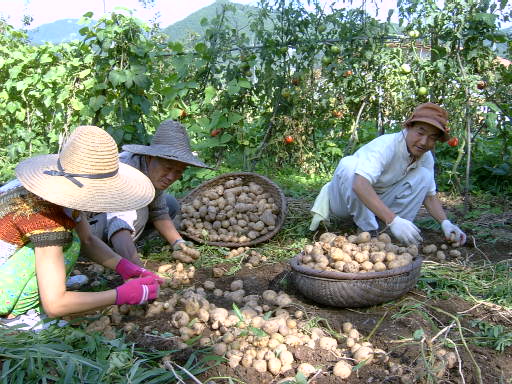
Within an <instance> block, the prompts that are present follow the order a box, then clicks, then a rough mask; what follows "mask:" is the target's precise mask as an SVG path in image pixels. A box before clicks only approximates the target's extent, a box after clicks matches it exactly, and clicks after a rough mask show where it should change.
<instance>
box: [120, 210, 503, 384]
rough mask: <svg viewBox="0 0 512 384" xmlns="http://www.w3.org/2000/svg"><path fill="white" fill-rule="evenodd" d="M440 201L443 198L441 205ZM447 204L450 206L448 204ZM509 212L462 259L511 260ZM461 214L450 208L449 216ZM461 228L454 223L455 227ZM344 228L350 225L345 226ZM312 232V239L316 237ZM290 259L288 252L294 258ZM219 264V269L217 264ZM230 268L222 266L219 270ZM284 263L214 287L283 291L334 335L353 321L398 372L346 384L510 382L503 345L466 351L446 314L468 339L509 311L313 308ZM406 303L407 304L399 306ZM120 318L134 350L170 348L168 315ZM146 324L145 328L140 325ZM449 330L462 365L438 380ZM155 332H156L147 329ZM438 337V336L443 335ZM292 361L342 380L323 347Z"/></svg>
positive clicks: (234, 374) (205, 378)
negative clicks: (237, 283)
mask: <svg viewBox="0 0 512 384" xmlns="http://www.w3.org/2000/svg"><path fill="white" fill-rule="evenodd" d="M445 203H446V201H445ZM448 203H453V201H448ZM507 212H509V211H505V213H503V214H502V215H501V216H500V217H494V218H492V219H491V218H489V217H488V220H498V221H499V220H501V221H502V222H503V223H505V226H504V228H503V233H504V235H503V236H500V237H499V238H500V239H501V240H500V241H495V242H493V243H484V242H481V241H480V240H477V239H478V237H475V236H474V234H473V233H471V232H468V244H467V245H466V246H464V247H461V248H460V251H461V253H462V260H463V262H479V261H482V260H486V261H491V262H498V261H501V260H505V259H510V258H512V254H511V251H512V247H511V245H512V240H509V239H511V238H512V236H511V235H512V233H511V232H510V223H509V224H507V220H509V218H508V216H507V215H508V214H509V213H507ZM458 213H459V212H458V211H456V210H453V211H452V214H455V216H456V215H457V214H458ZM420 217H426V212H421V213H420ZM457 224H460V222H457ZM346 229H347V230H348V231H353V230H354V228H350V227H347V228H346ZM422 234H423V238H424V241H425V242H426V243H434V244H437V245H440V244H442V243H443V242H444V241H443V238H442V236H441V234H440V233H439V232H438V231H433V230H423V231H422ZM317 235H318V234H317ZM292 256H294V255H290V257H292ZM158 264H164V263H154V262H153V263H149V265H148V267H150V268H154V269H156V268H157V267H158ZM217 266H221V267H222V266H223V265H222V264H221V265H217ZM225 266H226V267H228V265H227V264H226V265H225ZM289 269H290V268H289V266H288V264H287V262H282V263H273V264H264V265H262V266H260V267H256V268H247V267H242V269H241V270H240V271H238V272H237V273H236V275H235V276H223V277H220V278H216V279H214V281H215V284H216V287H218V288H221V289H223V290H224V289H227V288H228V287H229V284H230V283H231V281H233V280H235V279H242V280H243V281H244V289H245V290H246V294H261V293H262V292H263V291H264V290H266V289H269V288H271V289H276V288H277V289H281V290H285V291H286V292H287V293H289V294H290V295H291V296H292V297H293V299H294V300H293V301H294V307H293V308H291V309H293V310H296V309H301V310H303V311H304V312H305V313H306V315H307V317H308V318H309V319H315V320H316V321H317V322H318V323H319V324H320V325H323V326H326V325H327V324H328V325H329V326H330V327H331V328H332V330H334V331H337V332H340V330H341V327H342V324H343V323H344V322H347V321H350V322H352V323H353V324H354V325H355V326H356V327H357V329H358V330H359V331H360V332H361V333H362V334H363V335H365V336H370V338H369V341H370V342H371V343H372V344H373V345H374V346H375V347H377V348H381V349H383V350H385V351H386V352H387V353H388V355H389V357H390V361H391V362H393V363H396V364H399V365H400V367H401V370H400V371H398V372H396V371H392V370H391V369H390V365H389V363H387V364H386V363H372V364H371V365H369V366H363V367H361V368H360V369H358V370H356V371H355V372H354V373H353V374H352V375H351V377H350V378H349V379H347V380H344V381H343V382H346V383H428V382H432V383H435V382H438V383H477V382H478V380H477V377H478V374H477V368H476V367H475V364H476V365H477V366H478V367H479V370H480V375H481V380H482V383H484V384H493V383H504V384H505V383H512V348H511V347H507V348H506V349H505V351H504V352H503V353H499V352H497V351H496V350H494V349H491V348H487V347H481V346H477V345H476V344H475V343H473V342H471V341H468V344H467V345H468V348H469V350H470V351H471V354H472V356H473V358H474V359H475V361H474V362H472V359H471V356H470V354H469V353H468V352H467V350H466V349H465V347H464V346H463V345H462V344H461V343H460V337H459V333H458V332H459V330H458V326H457V324H456V323H455V322H454V321H453V318H452V317H450V314H451V315H458V318H460V319H461V327H462V328H463V329H464V335H465V336H466V337H467V335H468V334H470V331H476V329H475V328H474V327H473V326H472V323H471V320H475V319H485V321H487V322H491V323H493V324H502V325H504V326H505V327H508V328H509V329H510V327H511V326H512V317H511V316H510V312H509V311H508V312H507V311H505V312H503V311H502V310H501V308H499V307H497V306H494V307H493V306H492V305H487V304H485V303H481V304H479V305H475V304H474V303H469V302H466V301H464V300H463V299H461V298H459V297H447V298H445V299H437V300H434V299H430V298H428V297H427V296H426V295H425V293H424V292H422V291H419V290H412V291H411V292H409V293H408V294H407V295H406V296H404V297H402V298H401V299H399V300H396V301H394V302H390V303H386V304H383V305H378V306H374V307H369V308H355V309H348V308H334V307H326V306H322V305H318V304H316V303H315V302H313V301H311V300H309V299H307V298H305V297H303V296H302V295H301V294H300V293H299V292H298V291H297V290H296V288H295V287H293V285H291V283H289V280H287V279H284V280H282V277H283V272H286V271H289ZM206 279H213V277H212V271H211V269H210V268H204V269H200V270H198V271H197V272H196V275H195V278H194V281H193V282H192V284H196V285H201V284H202V283H203V282H204V281H205V280H206ZM208 300H209V301H211V302H213V303H215V304H216V305H218V306H224V307H226V308H228V309H230V308H231V304H230V303H228V302H226V301H224V299H222V298H216V297H213V295H212V296H209V297H208ZM406 304H408V305H409V307H406V306H405V305H406ZM413 305H418V306H419V308H420V310H418V311H414V310H412V309H413ZM404 308H410V309H411V311H410V312H408V313H405V310H404ZM125 320H126V321H133V322H136V323H137V324H138V325H139V327H140V329H141V330H142V329H146V331H145V332H138V333H136V334H132V335H131V336H130V338H131V339H132V340H133V341H135V342H136V343H137V344H138V345H139V346H141V347H144V348H147V349H150V350H164V349H170V348H173V347H174V343H173V341H172V340H169V339H165V338H160V337H158V336H156V335H158V334H162V333H165V332H168V331H170V330H171V327H170V324H169V315H166V314H161V315H159V316H158V317H155V318H151V319H146V318H134V319H125ZM145 327H146V328H145ZM445 327H450V330H449V332H448V335H449V336H450V338H452V339H453V340H457V345H456V350H457V352H458V353H459V354H460V356H461V362H462V363H461V366H460V367H458V366H455V367H454V368H452V369H447V370H446V371H445V373H444V374H443V375H442V376H441V377H440V378H437V377H435V375H430V376H428V375H427V374H426V372H425V369H424V366H425V365H424V362H425V360H428V359H429V358H431V351H433V350H434V349H436V348H439V347H440V346H441V345H440V344H439V343H440V342H441V339H442V338H441V337H438V338H437V339H436V340H435V341H434V342H431V339H432V338H433V337H434V335H436V334H437V333H438V332H439V331H440V330H443V329H445ZM420 329H423V330H424V332H425V338H424V342H420V341H419V340H414V339H413V334H414V332H415V331H417V330H420ZM152 331H156V332H152ZM443 335H444V333H443ZM191 351H192V350H183V351H181V352H180V353H181V355H175V357H176V358H177V359H180V356H181V357H183V360H185V359H186V357H187V356H188V355H189V354H190V353H191ZM292 352H293V354H294V357H295V363H294V368H296V367H297V366H298V365H299V364H300V363H302V362H308V363H310V364H313V365H314V366H315V367H317V368H320V369H321V370H320V371H319V373H318V374H317V375H316V376H315V377H314V378H313V379H310V381H309V382H310V383H318V384H322V383H326V384H327V383H338V382H341V380H340V379H338V378H337V377H335V376H334V375H333V374H332V368H333V366H334V364H335V363H336V362H337V361H338V358H337V357H336V356H334V355H333V354H332V353H330V352H327V351H323V350H312V349H310V348H308V347H305V346H302V347H296V348H294V349H292ZM294 374H295V373H294V371H289V372H285V373H283V374H281V375H279V376H278V377H273V376H272V375H271V374H269V373H265V374H260V373H258V372H257V371H256V370H254V369H252V368H244V367H242V366H238V367H237V368H235V369H233V368H230V367H229V366H228V365H227V364H226V363H221V364H218V365H214V366H212V367H211V368H210V369H209V370H208V371H206V372H205V373H203V374H202V375H201V376H200V377H199V379H200V380H201V381H202V382H209V383H221V382H222V383H224V382H225V383H228V382H232V381H230V379H229V378H235V379H237V380H239V381H241V382H244V383H248V384H259V383H278V382H279V381H282V380H283V379H285V378H286V377H288V378H289V379H291V377H293V375H294Z"/></svg>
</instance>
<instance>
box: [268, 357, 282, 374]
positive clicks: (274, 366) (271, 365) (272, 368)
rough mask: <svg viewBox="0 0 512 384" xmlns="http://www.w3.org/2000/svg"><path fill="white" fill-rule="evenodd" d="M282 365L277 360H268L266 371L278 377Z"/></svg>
mask: <svg viewBox="0 0 512 384" xmlns="http://www.w3.org/2000/svg"><path fill="white" fill-rule="evenodd" d="M281 367H282V363H281V360H279V359H278V358H275V357H274V358H272V359H270V360H268V371H269V372H270V373H271V374H273V375H278V374H279V372H280V371H281Z"/></svg>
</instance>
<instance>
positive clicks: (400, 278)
mask: <svg viewBox="0 0 512 384" xmlns="http://www.w3.org/2000/svg"><path fill="white" fill-rule="evenodd" d="M299 256H300V254H299V255H297V256H295V257H294V258H293V259H292V260H291V261H290V265H291V268H292V276H291V279H292V282H293V284H294V286H295V287H296V289H298V290H299V291H300V292H301V293H302V294H303V295H304V296H306V297H308V298H309V299H311V300H313V301H315V302H318V303H320V304H326V305H331V306H334V307H346V308H350V307H366V306H370V305H376V304H381V303H385V302H387V301H391V300H394V299H397V298H399V297H401V296H403V295H405V294H406V293H407V292H409V291H410V290H411V289H412V288H413V287H414V286H415V285H416V282H417V280H418V278H419V276H420V269H421V263H422V261H423V259H422V258H421V257H419V256H418V257H416V258H414V259H413V261H412V263H410V264H408V265H406V266H405V267H401V268H395V269H391V270H387V271H383V272H367V273H344V272H334V271H332V272H331V271H319V270H315V269H313V268H310V267H306V266H304V265H301V264H300V263H299V260H298V258H299Z"/></svg>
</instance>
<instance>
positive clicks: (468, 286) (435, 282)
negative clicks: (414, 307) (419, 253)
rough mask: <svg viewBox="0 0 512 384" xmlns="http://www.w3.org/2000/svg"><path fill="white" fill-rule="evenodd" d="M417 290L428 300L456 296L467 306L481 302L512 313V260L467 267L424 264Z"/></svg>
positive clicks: (448, 264)
mask: <svg viewBox="0 0 512 384" xmlns="http://www.w3.org/2000/svg"><path fill="white" fill-rule="evenodd" d="M417 287H418V288H419V289H421V290H422V291H424V292H425V293H426V294H427V295H428V296H429V297H434V298H442V299H447V298H449V297H450V296H452V295H455V296H458V297H461V298H463V299H464V300H467V301H469V302H477V301H484V302H488V303H492V304H496V305H500V306H503V307H505V308H508V309H512V260H504V261H501V262H499V263H496V264H489V263H485V264H481V265H479V264H473V265H469V266H465V265H460V264H456V263H443V264H438V263H434V262H428V261H427V262H425V263H424V264H423V266H422V268H421V277H420V279H419V281H418V285H417Z"/></svg>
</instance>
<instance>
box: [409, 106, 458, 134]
mask: <svg viewBox="0 0 512 384" xmlns="http://www.w3.org/2000/svg"><path fill="white" fill-rule="evenodd" d="M416 121H420V122H423V123H427V124H430V125H432V126H433V127H435V128H437V129H439V130H440V131H441V134H442V135H441V138H440V140H441V141H448V140H449V139H450V128H449V127H448V126H447V124H448V112H446V111H445V110H444V109H443V108H441V107H440V106H439V105H437V104H434V103H423V104H420V105H418V106H417V107H416V109H414V112H413V113H412V115H411V117H409V119H408V120H407V121H406V122H405V123H404V125H405V126H406V127H407V128H410V127H412V125H413V123H414V122H416Z"/></svg>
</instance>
